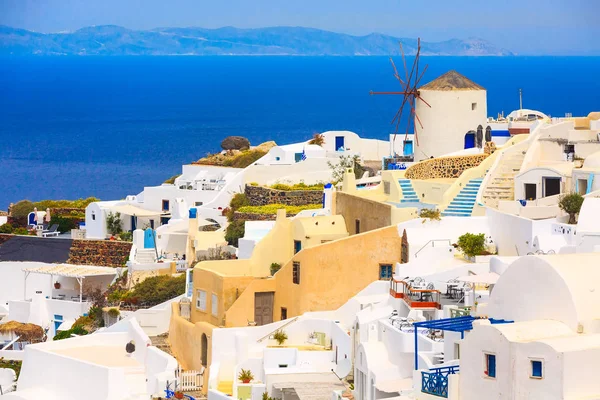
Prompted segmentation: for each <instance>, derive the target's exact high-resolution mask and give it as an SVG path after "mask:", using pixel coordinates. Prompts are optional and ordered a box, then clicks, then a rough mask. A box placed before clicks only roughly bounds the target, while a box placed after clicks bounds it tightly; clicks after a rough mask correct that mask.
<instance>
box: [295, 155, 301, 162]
mask: <svg viewBox="0 0 600 400" xmlns="http://www.w3.org/2000/svg"><path fill="white" fill-rule="evenodd" d="M294 161H296V162H300V161H302V153H296V154H294Z"/></svg>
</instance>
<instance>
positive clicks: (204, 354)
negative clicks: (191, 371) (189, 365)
mask: <svg viewBox="0 0 600 400" xmlns="http://www.w3.org/2000/svg"><path fill="white" fill-rule="evenodd" d="M200 350H201V351H202V365H203V366H205V367H207V365H206V364H207V363H208V337H206V334H205V333H203V334H202V339H201V341H200Z"/></svg>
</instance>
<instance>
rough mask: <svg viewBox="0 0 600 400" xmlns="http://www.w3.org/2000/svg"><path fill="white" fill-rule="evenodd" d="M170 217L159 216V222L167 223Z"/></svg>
mask: <svg viewBox="0 0 600 400" xmlns="http://www.w3.org/2000/svg"><path fill="white" fill-rule="evenodd" d="M170 219H171V218H170V217H160V224H161V225H166V224H168V223H169V220H170Z"/></svg>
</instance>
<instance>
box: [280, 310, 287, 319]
mask: <svg viewBox="0 0 600 400" xmlns="http://www.w3.org/2000/svg"><path fill="white" fill-rule="evenodd" d="M286 319H287V308H285V307H281V320H282V321H283V320H286Z"/></svg>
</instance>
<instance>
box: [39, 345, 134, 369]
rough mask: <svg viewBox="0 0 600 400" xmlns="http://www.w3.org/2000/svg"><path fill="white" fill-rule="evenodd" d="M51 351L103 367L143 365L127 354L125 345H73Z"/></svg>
mask: <svg viewBox="0 0 600 400" xmlns="http://www.w3.org/2000/svg"><path fill="white" fill-rule="evenodd" d="M50 352H52V353H55V354H59V355H62V356H67V357H71V358H74V359H77V360H81V361H85V362H89V363H92V364H97V365H101V366H103V367H140V366H142V364H141V363H140V362H139V361H137V360H136V359H135V358H133V357H130V356H129V355H128V354H127V352H126V351H125V346H85V347H71V348H68V349H57V350H50Z"/></svg>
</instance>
